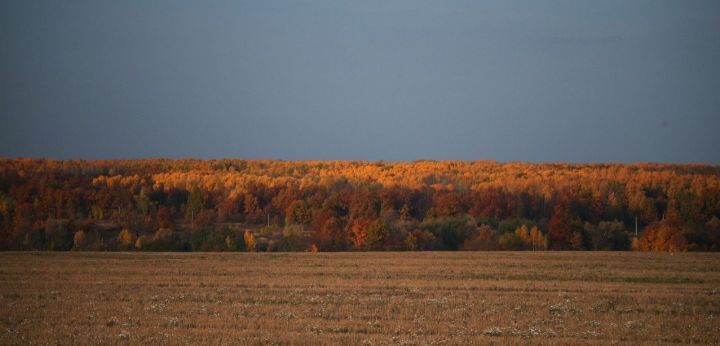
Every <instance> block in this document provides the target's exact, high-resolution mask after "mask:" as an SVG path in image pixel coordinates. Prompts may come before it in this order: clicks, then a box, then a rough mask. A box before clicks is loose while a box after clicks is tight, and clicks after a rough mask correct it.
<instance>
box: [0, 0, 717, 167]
mask: <svg viewBox="0 0 720 346" xmlns="http://www.w3.org/2000/svg"><path fill="white" fill-rule="evenodd" d="M0 117H1V118H0V121H1V122H0V156H5V157H16V156H31V157H51V158H63V159H68V158H73V159H75V158H82V159H97V158H140V157H199V158H220V157H239V158H277V159H365V160H389V161H395V160H415V159H437V160H445V159H448V160H456V159H459V160H475V159H492V160H499V161H515V160H521V161H575V162H578V161H580V162H586V161H619V162H628V161H663V162H706V163H720V1H717V0H710V1H686V0H677V1H658V0H650V1H636V0H633V1H627V0H621V1H605V0H603V1H598V0H592V1H583V0H570V1H521V2H516V1H506V0H503V1H475V0H472V1H387V0H382V1H338V0H329V1H260V0H258V1H227V2H216V1H193V2H189V1H144V0H141V1H121V0H118V1H99V0H90V1H28V0H21V1H9V0H4V1H1V2H0Z"/></svg>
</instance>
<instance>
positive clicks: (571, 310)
mask: <svg viewBox="0 0 720 346" xmlns="http://www.w3.org/2000/svg"><path fill="white" fill-rule="evenodd" d="M0 261H1V263H2V266H1V267H0V307H2V311H1V312H2V313H1V314H0V344H3V345H8V344H34V343H39V344H56V343H59V344H118V343H120V344H123V343H129V344H138V343H143V344H185V343H192V344H268V343H270V344H278V343H279V344H286V343H287V344H467V343H489V342H493V343H502V344H506V343H528V342H529V343H533V344H585V343H590V344H608V343H614V342H618V343H625V344H639V343H650V344H657V343H683V344H689V343H710V344H711V343H718V340H720V255H718V254H707V253H681V254H674V255H671V254H667V253H614V252H610V253H591V252H530V253H529V252H472V253H471V252H452V253H451V252H442V253H439V252H424V253H382V252H380V253H193V254H182V253H37V252H33V253H0Z"/></svg>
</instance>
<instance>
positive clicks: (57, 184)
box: [0, 159, 720, 251]
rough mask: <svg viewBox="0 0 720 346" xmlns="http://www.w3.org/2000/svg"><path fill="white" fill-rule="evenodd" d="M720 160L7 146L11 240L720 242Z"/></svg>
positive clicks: (2, 217) (26, 243)
mask: <svg viewBox="0 0 720 346" xmlns="http://www.w3.org/2000/svg"><path fill="white" fill-rule="evenodd" d="M719 218H720V168H719V167H717V166H710V165H677V164H652V163H643V164H567V163H547V164H535V163H514V162H513V163H499V162H493V161H474V162H457V161H415V162H382V161H379V162H367V161H279V160H168V159H151V160H98V161H58V160H35V159H1V160H0V246H1V247H2V249H6V250H95V251H114V250H120V251H353V250H359V251H365V250H392V251H398V250H410V251H414V250H416V251H420V250H527V251H533V250H534V251H541V250H638V251H717V250H718V249H720V219H719Z"/></svg>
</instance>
